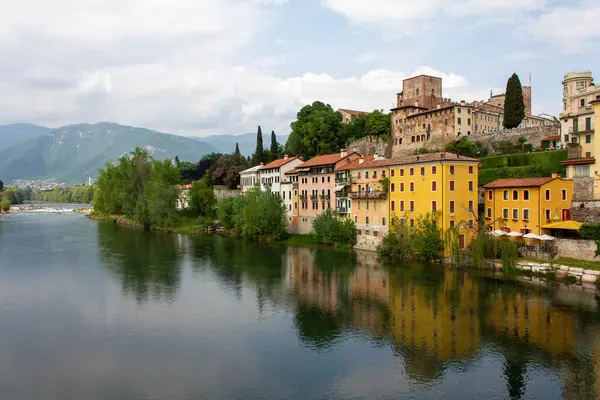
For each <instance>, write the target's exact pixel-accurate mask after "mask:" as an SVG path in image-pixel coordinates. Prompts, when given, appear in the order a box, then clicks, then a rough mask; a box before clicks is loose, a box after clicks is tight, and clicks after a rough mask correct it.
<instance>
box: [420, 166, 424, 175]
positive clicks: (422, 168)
mask: <svg viewBox="0 0 600 400" xmlns="http://www.w3.org/2000/svg"><path fill="white" fill-rule="evenodd" d="M421 176H425V167H421Z"/></svg>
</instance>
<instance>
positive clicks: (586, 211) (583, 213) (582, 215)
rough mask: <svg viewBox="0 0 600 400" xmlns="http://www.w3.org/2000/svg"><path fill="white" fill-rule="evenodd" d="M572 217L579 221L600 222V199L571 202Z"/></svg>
mask: <svg viewBox="0 0 600 400" xmlns="http://www.w3.org/2000/svg"><path fill="white" fill-rule="evenodd" d="M571 219H572V220H575V221H579V222H587V223H600V200H580V201H573V202H572V203H571Z"/></svg>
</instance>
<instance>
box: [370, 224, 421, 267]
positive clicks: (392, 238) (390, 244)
mask: <svg viewBox="0 0 600 400" xmlns="http://www.w3.org/2000/svg"><path fill="white" fill-rule="evenodd" d="M377 254H378V255H379V257H381V258H389V259H391V260H393V261H409V260H411V259H412V257H413V248H412V229H411V228H410V226H409V223H408V219H407V216H406V214H404V215H403V216H402V218H398V217H395V216H394V217H392V220H391V221H390V226H389V231H388V234H387V235H385V236H384V238H383V240H382V241H381V244H380V245H379V246H378V247H377Z"/></svg>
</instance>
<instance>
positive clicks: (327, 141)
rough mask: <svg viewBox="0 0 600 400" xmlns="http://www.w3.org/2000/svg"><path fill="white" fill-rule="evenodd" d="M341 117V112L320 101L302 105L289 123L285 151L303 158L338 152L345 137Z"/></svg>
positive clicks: (343, 143) (343, 144)
mask: <svg viewBox="0 0 600 400" xmlns="http://www.w3.org/2000/svg"><path fill="white" fill-rule="evenodd" d="M342 119H343V118H342V114H340V113H339V112H336V111H334V110H333V108H331V106H330V105H329V104H324V103H322V102H320V101H315V102H314V103H313V104H311V105H307V106H304V107H302V109H301V110H300V111H299V112H298V114H297V120H296V121H294V122H292V124H291V128H292V133H291V134H290V137H289V138H288V142H287V143H286V152H287V153H288V154H294V155H296V156H303V157H304V158H305V159H308V158H311V157H314V156H316V155H320V154H329V153H336V152H338V151H339V150H340V149H341V148H343V147H344V146H345V144H346V139H347V138H346V137H345V134H344V132H343V129H342Z"/></svg>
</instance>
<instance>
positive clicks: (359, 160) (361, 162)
mask: <svg viewBox="0 0 600 400" xmlns="http://www.w3.org/2000/svg"><path fill="white" fill-rule="evenodd" d="M358 163H359V164H364V163H365V158H364V157H363V156H360V158H359V159H358Z"/></svg>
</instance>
